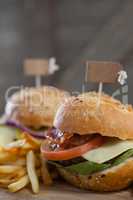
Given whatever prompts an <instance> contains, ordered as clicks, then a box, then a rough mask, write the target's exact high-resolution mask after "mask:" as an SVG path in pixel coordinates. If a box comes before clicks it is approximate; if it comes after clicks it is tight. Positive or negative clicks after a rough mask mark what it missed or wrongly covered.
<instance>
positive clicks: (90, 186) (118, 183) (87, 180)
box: [58, 159, 133, 192]
mask: <svg viewBox="0 0 133 200" xmlns="http://www.w3.org/2000/svg"><path fill="white" fill-rule="evenodd" d="M58 171H59V173H60V175H61V176H62V177H63V178H64V179H65V180H66V181H67V182H69V183H71V184H72V185H74V186H76V187H78V188H82V189H87V190H93V191H100V192H112V191H118V190H122V189H124V188H127V187H128V186H129V185H130V184H131V183H132V182H133V173H132V172H133V159H128V160H127V161H125V162H124V163H122V164H120V165H118V166H116V167H113V168H110V169H108V170H104V171H101V172H98V173H95V174H92V175H89V176H81V175H74V174H72V173H71V172H69V171H67V170H65V169H63V168H60V167H59V168H58Z"/></svg>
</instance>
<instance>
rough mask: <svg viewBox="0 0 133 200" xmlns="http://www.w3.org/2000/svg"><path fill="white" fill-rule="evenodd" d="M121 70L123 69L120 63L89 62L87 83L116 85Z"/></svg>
mask: <svg viewBox="0 0 133 200" xmlns="http://www.w3.org/2000/svg"><path fill="white" fill-rule="evenodd" d="M121 70H123V67H122V65H121V64H120V63H115V62H104V61H87V64H86V73H85V82H96V83H99V82H102V83H115V82H116V81H117V78H118V72H119V71H121Z"/></svg>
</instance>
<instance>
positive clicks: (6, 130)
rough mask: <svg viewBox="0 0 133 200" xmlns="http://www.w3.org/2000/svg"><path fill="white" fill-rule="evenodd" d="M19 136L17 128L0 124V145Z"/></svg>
mask: <svg viewBox="0 0 133 200" xmlns="http://www.w3.org/2000/svg"><path fill="white" fill-rule="evenodd" d="M18 137H20V130H19V129H17V128H13V127H9V126H6V125H0V146H1V147H5V146H6V145H7V144H9V143H11V142H13V141H14V140H16V139H18Z"/></svg>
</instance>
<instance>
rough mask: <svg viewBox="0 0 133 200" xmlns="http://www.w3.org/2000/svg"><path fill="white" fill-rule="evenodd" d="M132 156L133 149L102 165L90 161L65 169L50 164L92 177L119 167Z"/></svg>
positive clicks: (56, 163)
mask: <svg viewBox="0 0 133 200" xmlns="http://www.w3.org/2000/svg"><path fill="white" fill-rule="evenodd" d="M132 156H133V149H130V150H128V151H126V152H125V153H123V154H122V155H120V156H118V157H116V158H115V159H113V160H110V161H109V162H106V163H102V164H98V163H94V162H90V161H84V162H80V163H78V164H73V165H70V166H67V167H64V166H62V165H60V164H59V163H58V162H54V161H48V163H50V164H52V165H54V166H56V167H57V168H58V167H61V168H64V169H65V170H68V171H70V172H71V173H74V174H80V175H90V174H93V173H95V172H99V171H103V170H105V169H108V168H111V167H114V166H116V165H119V164H121V163H122V162H124V161H126V160H127V159H128V158H130V157H132Z"/></svg>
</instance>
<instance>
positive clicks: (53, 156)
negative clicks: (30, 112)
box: [41, 136, 105, 161]
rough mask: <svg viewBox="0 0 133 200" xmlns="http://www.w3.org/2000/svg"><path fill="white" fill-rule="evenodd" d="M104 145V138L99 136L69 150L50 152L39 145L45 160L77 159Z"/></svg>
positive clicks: (44, 146) (43, 145)
mask: <svg viewBox="0 0 133 200" xmlns="http://www.w3.org/2000/svg"><path fill="white" fill-rule="evenodd" d="M104 143H105V138H104V137H101V136H96V137H95V138H93V139H92V140H90V141H89V142H87V143H86V144H83V145H80V146H78V147H74V148H71V149H66V150H61V151H52V150H51V151H50V150H48V149H47V147H46V144H45V143H43V144H42V145H41V153H42V155H43V157H44V158H45V159H47V160H55V161H58V160H69V159H72V158H76V157H79V156H81V155H83V154H84V153H86V152H87V151H89V150H91V149H94V148H97V147H99V146H102V144H104Z"/></svg>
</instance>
